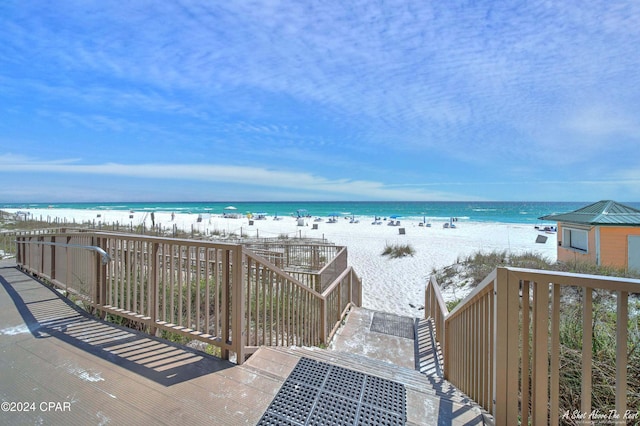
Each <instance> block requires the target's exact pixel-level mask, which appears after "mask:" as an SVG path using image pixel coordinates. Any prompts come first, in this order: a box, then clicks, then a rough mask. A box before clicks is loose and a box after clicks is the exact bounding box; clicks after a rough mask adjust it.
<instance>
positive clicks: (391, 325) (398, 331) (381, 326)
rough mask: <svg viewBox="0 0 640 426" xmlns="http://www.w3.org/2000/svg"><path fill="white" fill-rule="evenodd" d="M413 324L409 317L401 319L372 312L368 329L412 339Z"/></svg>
mask: <svg viewBox="0 0 640 426" xmlns="http://www.w3.org/2000/svg"><path fill="white" fill-rule="evenodd" d="M414 322H415V320H414V319H413V318H410V317H401V316H398V315H394V314H388V313H385V312H374V313H373V320H372V321H371V327H369V329H370V330H371V331H376V332H378V333H384V334H390V335H392V336H398V337H404V338H406V339H414V338H415V332H414V328H415V326H414Z"/></svg>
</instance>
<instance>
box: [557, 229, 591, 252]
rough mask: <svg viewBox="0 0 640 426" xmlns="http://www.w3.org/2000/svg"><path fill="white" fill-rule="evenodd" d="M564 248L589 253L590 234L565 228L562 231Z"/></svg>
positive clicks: (581, 230)
mask: <svg viewBox="0 0 640 426" xmlns="http://www.w3.org/2000/svg"><path fill="white" fill-rule="evenodd" d="M562 240H563V243H562V245H563V247H565V248H572V249H575V250H580V251H584V252H586V251H589V233H588V232H587V231H585V230H584V229H571V228H564V229H563V230H562Z"/></svg>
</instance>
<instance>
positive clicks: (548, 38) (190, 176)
mask: <svg viewBox="0 0 640 426" xmlns="http://www.w3.org/2000/svg"><path fill="white" fill-rule="evenodd" d="M499 3H503V4H499ZM639 22H640V2H637V1H627V2H611V1H609V0H607V1H588V2H582V1H571V0H570V1H564V0H563V1H526V2H525V1H523V2H520V1H510V2H494V1H473V2H468V1H446V2H443V1H424V2H422V1H421V2H414V1H410V2H409V1H407V2H403V1H384V0H381V1H352V2H345V1H333V0H329V1H321V2H315V1H309V2H307V1H304V2H301V1H292V2H287V1H231V2H211V1H201V2H196V1H127V2H124V1H109V0H100V1H88V0H81V1H56V2H43V1H32V0H16V1H11V0H5V1H2V2H0V40H2V42H1V43H0V182H1V183H0V201H2V202H29V201H31V202H48V201H55V202H63V201H182V200H184V201H217V200H239V201H241V200H253V201H276V200H292V201H295V200H319V201H322V200H353V201H358V200H416V201H430V200H505V201H510V200H532V201H596V200H600V199H616V200H619V201H637V200H640V155H639V150H640V114H639V113H638V112H639V111H640V53H639V52H640V50H639V49H640V47H639V46H640V25H638V23H639Z"/></svg>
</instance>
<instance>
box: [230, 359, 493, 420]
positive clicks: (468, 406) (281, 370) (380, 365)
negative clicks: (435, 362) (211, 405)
mask: <svg viewBox="0 0 640 426" xmlns="http://www.w3.org/2000/svg"><path fill="white" fill-rule="evenodd" d="M302 357H304V358H309V359H313V360H316V361H319V362H324V363H328V364H333V365H338V366H340V367H343V368H347V369H350V370H354V371H358V372H360V373H363V374H367V375H371V376H376V377H380V378H383V379H387V380H391V381H394V382H397V383H401V384H403V385H404V386H405V389H406V392H407V394H406V411H407V423H406V424H407V425H431V424H433V425H438V424H465V425H483V424H486V422H485V420H486V419H485V416H484V413H482V410H481V409H480V408H479V407H478V406H477V405H475V404H474V403H473V402H472V401H469V400H468V398H466V397H465V396H464V395H462V394H460V393H459V392H457V391H456V390H455V388H453V387H452V386H450V385H449V384H448V383H447V382H446V381H440V382H438V381H433V380H432V379H431V378H429V377H427V376H425V375H423V374H421V373H419V372H418V371H415V370H411V369H408V368H405V367H399V366H395V365H392V364H389V363H386V362H384V361H379V360H374V359H370V358H366V357H363V356H360V355H354V354H349V353H345V352H338V351H331V350H327V349H320V348H302V347H291V348H281V347H280V348H274V347H270V348H267V347H262V348H260V349H259V350H258V351H257V352H256V353H255V354H254V355H252V356H251V358H249V360H248V361H247V362H246V363H245V364H244V365H243V367H244V368H249V369H255V371H256V374H261V375H264V376H268V377H278V378H280V379H282V380H285V379H286V376H287V375H288V373H289V372H290V371H291V370H293V368H294V367H295V364H296V363H297V361H298V360H299V359H300V358H302Z"/></svg>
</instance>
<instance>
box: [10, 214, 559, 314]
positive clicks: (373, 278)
mask: <svg viewBox="0 0 640 426" xmlns="http://www.w3.org/2000/svg"><path fill="white" fill-rule="evenodd" d="M5 211H7V212H9V213H16V212H17V210H10V209H5ZM22 211H26V212H28V213H29V214H30V215H31V216H32V217H33V218H34V219H43V220H48V221H52V222H53V221H55V220H56V218H59V219H66V220H69V221H72V220H74V219H75V221H76V222H78V223H81V222H85V221H94V220H95V221H96V223H98V222H102V223H105V224H111V223H115V222H118V223H120V224H132V225H133V226H137V225H140V224H142V223H145V225H146V226H147V227H149V226H151V216H150V213H149V212H144V211H141V212H134V213H130V212H128V211H118V210H100V211H98V210H67V209H30V210H22ZM98 215H100V217H98ZM130 215H133V218H130ZM171 215H172V213H171V212H156V213H155V214H154V216H155V223H156V225H158V224H160V225H161V226H162V227H163V228H172V227H173V225H174V224H175V225H176V226H177V227H178V228H179V229H182V230H185V231H190V230H191V229H192V227H193V228H194V229H195V230H197V231H199V232H207V233H213V232H216V233H218V232H223V231H224V233H225V234H229V233H235V234H237V235H240V233H241V232H242V234H243V235H247V236H251V237H254V236H259V237H261V238H262V237H278V236H281V235H283V234H286V235H288V236H289V237H290V238H294V237H299V236H302V237H311V238H323V237H324V238H326V239H327V240H328V241H329V242H331V243H335V244H337V245H344V246H347V248H348V255H349V264H350V265H351V266H353V268H354V269H355V271H356V273H357V274H358V275H359V276H360V277H361V278H362V282H363V305H364V307H366V308H370V309H374V310H381V311H386V312H392V313H396V314H399V315H409V316H413V317H418V316H421V315H423V313H422V311H420V310H418V307H419V306H422V305H423V304H424V288H425V285H426V283H427V281H428V279H429V276H430V274H431V272H432V271H433V270H434V269H439V268H443V267H445V266H449V265H451V264H453V263H455V262H456V260H457V259H458V258H463V257H465V256H467V255H469V254H472V253H474V252H476V251H478V250H481V251H486V252H490V251H493V250H506V251H507V252H511V253H521V252H525V251H532V252H536V253H540V254H541V255H543V256H544V257H546V258H548V259H549V260H551V261H555V260H556V245H557V238H556V234H544V235H545V236H547V237H548V240H547V242H546V243H544V244H540V243H536V237H537V236H538V234H539V232H538V231H537V230H536V229H535V228H534V227H533V225H529V224H504V223H486V222H468V221H460V222H456V228H455V229H445V228H443V222H434V223H432V226H431V227H426V226H419V224H420V221H418V220H415V221H411V220H402V221H401V225H400V226H388V225H387V222H383V223H382V224H381V225H372V224H371V223H372V222H373V218H372V217H359V218H357V219H359V223H350V220H349V219H345V218H338V220H337V223H327V218H323V221H322V222H315V221H314V218H307V219H305V220H304V225H303V226H299V225H298V221H297V219H296V218H293V217H289V216H284V217H282V218H281V220H273V218H272V217H269V216H267V219H266V220H254V222H253V225H249V219H248V218H246V217H243V218H239V219H229V218H224V217H222V215H217V214H216V215H213V214H212V215H211V216H208V215H203V217H202V221H200V222H198V215H197V214H176V215H175V218H174V220H173V221H172V219H171ZM314 224H317V225H318V229H313V225H314ZM400 228H404V230H405V234H404V235H401V234H400ZM387 244H409V245H411V246H412V247H413V248H414V249H415V255H414V256H413V257H405V258H400V259H390V258H388V257H385V256H382V255H381V253H382V251H383V249H384V248H385V246H386V245H387ZM456 291H457V292H456ZM467 291H468V290H467ZM465 295H466V292H465V291H464V290H461V289H458V290H456V289H450V290H449V291H448V292H447V293H446V294H445V295H444V296H445V298H446V299H457V298H460V297H463V296H465ZM411 305H414V306H415V307H412V306H411Z"/></svg>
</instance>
